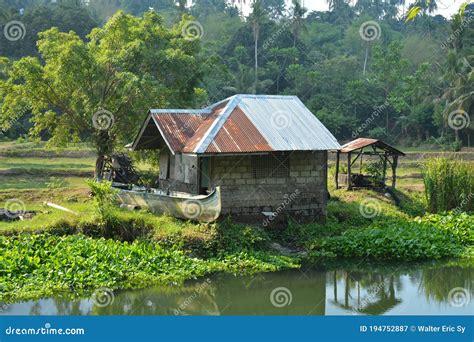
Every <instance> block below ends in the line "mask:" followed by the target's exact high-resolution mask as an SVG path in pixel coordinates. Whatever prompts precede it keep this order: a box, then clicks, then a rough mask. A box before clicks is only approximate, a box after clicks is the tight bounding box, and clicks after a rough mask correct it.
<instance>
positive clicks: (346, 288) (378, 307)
mask: <svg viewBox="0 0 474 342" xmlns="http://www.w3.org/2000/svg"><path fill="white" fill-rule="evenodd" d="M330 273H332V286H333V294H332V295H333V299H332V300H331V303H333V304H334V305H335V306H337V307H339V308H342V309H345V310H348V311H351V312H352V313H353V314H367V315H383V314H386V313H387V312H388V311H390V310H392V309H393V308H394V307H395V306H397V305H398V304H400V303H401V302H402V300H401V299H398V298H396V290H395V286H396V280H395V277H394V276H393V275H384V274H379V273H370V274H368V273H366V272H347V271H332V272H330ZM330 273H328V275H329V274H330ZM397 279H398V278H397Z"/></svg>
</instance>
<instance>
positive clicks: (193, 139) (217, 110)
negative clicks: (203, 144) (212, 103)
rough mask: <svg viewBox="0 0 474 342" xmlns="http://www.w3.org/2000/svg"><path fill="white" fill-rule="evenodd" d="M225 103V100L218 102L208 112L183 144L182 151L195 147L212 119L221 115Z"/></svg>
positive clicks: (210, 124) (212, 121)
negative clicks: (191, 135)
mask: <svg viewBox="0 0 474 342" xmlns="http://www.w3.org/2000/svg"><path fill="white" fill-rule="evenodd" d="M226 105H227V101H225V102H222V103H220V104H219V105H217V106H216V107H215V108H213V109H212V111H211V114H209V115H208V116H207V117H206V118H205V120H204V121H203V122H202V123H201V125H200V126H199V128H198V129H197V130H196V132H195V133H194V135H193V137H191V138H190V139H189V140H188V141H187V142H186V144H185V146H183V149H182V152H184V153H193V151H194V149H195V148H196V146H197V144H198V143H199V142H200V141H201V139H202V138H203V137H204V136H205V134H206V132H207V131H208V130H209V128H210V127H211V126H212V124H213V123H214V121H215V120H216V119H217V118H218V117H219V115H221V113H222V111H223V110H224V109H225V107H226Z"/></svg>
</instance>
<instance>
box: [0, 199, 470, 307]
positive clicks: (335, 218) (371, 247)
mask: <svg viewBox="0 0 474 342" xmlns="http://www.w3.org/2000/svg"><path fill="white" fill-rule="evenodd" d="M336 194H339V197H338V196H336ZM343 196H346V197H343ZM347 196H348V193H347V192H343V191H340V192H335V193H334V196H333V199H332V200H331V201H330V203H329V205H328V211H329V212H328V221H327V223H326V224H325V225H320V224H306V225H298V224H294V223H290V224H289V225H288V227H287V228H285V229H282V230H264V229H262V228H259V227H257V226H251V225H244V224H237V223H234V222H232V221H231V220H229V219H227V220H223V221H221V222H218V223H214V224H196V223H191V222H184V221H181V220H177V219H174V218H171V217H167V216H154V215H152V214H149V213H147V212H128V211H123V210H120V209H113V210H112V213H111V215H110V217H109V218H108V221H107V223H106V225H105V226H104V225H103V223H100V221H99V218H98V217H97V216H96V214H95V213H94V208H93V206H92V204H91V203H90V200H89V199H84V202H83V203H77V202H69V203H62V204H63V205H65V206H67V207H68V208H70V209H72V210H74V211H76V212H78V213H79V215H74V214H68V213H63V212H56V211H54V210H50V209H47V210H46V209H44V208H38V210H39V213H38V215H37V216H36V217H34V218H33V219H32V220H30V221H18V222H14V223H0V249H1V250H2V251H4V253H3V255H2V257H1V258H0V270H1V271H0V287H1V288H2V292H1V295H0V302H15V301H19V300H26V299H35V298H41V297H51V296H55V295H61V296H69V297H71V298H74V297H78V296H84V295H86V296H87V295H89V294H91V293H92V292H93V291H94V290H96V289H97V288H101V287H107V288H110V289H136V288H144V287H148V286H151V285H170V284H173V285H176V284H182V283H183V282H184V281H186V280H189V279H196V278H199V277H203V276H207V275H210V274H215V273H231V274H239V275H248V274H255V273H260V272H275V271H279V270H283V269H291V268H299V267H301V264H302V262H303V261H306V262H308V261H310V262H312V263H326V262H328V261H331V260H342V259H357V260H361V261H362V260H377V261H394V260H398V261H412V260H434V259H443V258H450V257H455V258H469V257H470V256H472V255H473V253H472V252H473V246H474V243H473V242H474V230H473V227H474V216H473V215H468V214H466V213H460V214H443V215H426V216H419V217H415V216H413V213H412V212H411V211H413V210H415V209H414V208H416V206H414V205H411V206H410V210H404V209H403V206H402V208H398V207H396V206H395V205H394V204H392V202H391V200H390V199H387V198H386V197H384V196H381V195H380V194H377V193H375V192H370V191H360V192H354V193H351V194H350V198H349V197H347ZM364 198H370V199H371V201H370V203H368V202H364V201H363V199H364ZM76 200H77V199H76ZM29 209H30V208H29ZM41 210H43V211H41ZM275 243H277V244H279V245H281V246H284V247H285V248H287V249H288V250H290V251H293V252H295V253H294V254H293V255H282V254H281V253H280V251H279V250H278V249H275V248H274V244H275ZM471 260H472V259H471ZM25 275H28V276H26V277H25Z"/></svg>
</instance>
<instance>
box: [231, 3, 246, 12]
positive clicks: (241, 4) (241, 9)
mask: <svg viewBox="0 0 474 342" xmlns="http://www.w3.org/2000/svg"><path fill="white" fill-rule="evenodd" d="M231 2H232V5H235V3H236V2H238V3H239V4H240V13H242V12H243V5H244V4H245V3H246V0H231Z"/></svg>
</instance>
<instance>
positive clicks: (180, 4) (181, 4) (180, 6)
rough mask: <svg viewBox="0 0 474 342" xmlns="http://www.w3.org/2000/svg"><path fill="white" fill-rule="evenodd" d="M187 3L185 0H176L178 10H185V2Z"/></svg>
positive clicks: (182, 11)
mask: <svg viewBox="0 0 474 342" xmlns="http://www.w3.org/2000/svg"><path fill="white" fill-rule="evenodd" d="M187 3H188V1H187V0H178V1H177V4H178V10H179V12H181V13H184V12H185V11H186V4H187Z"/></svg>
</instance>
